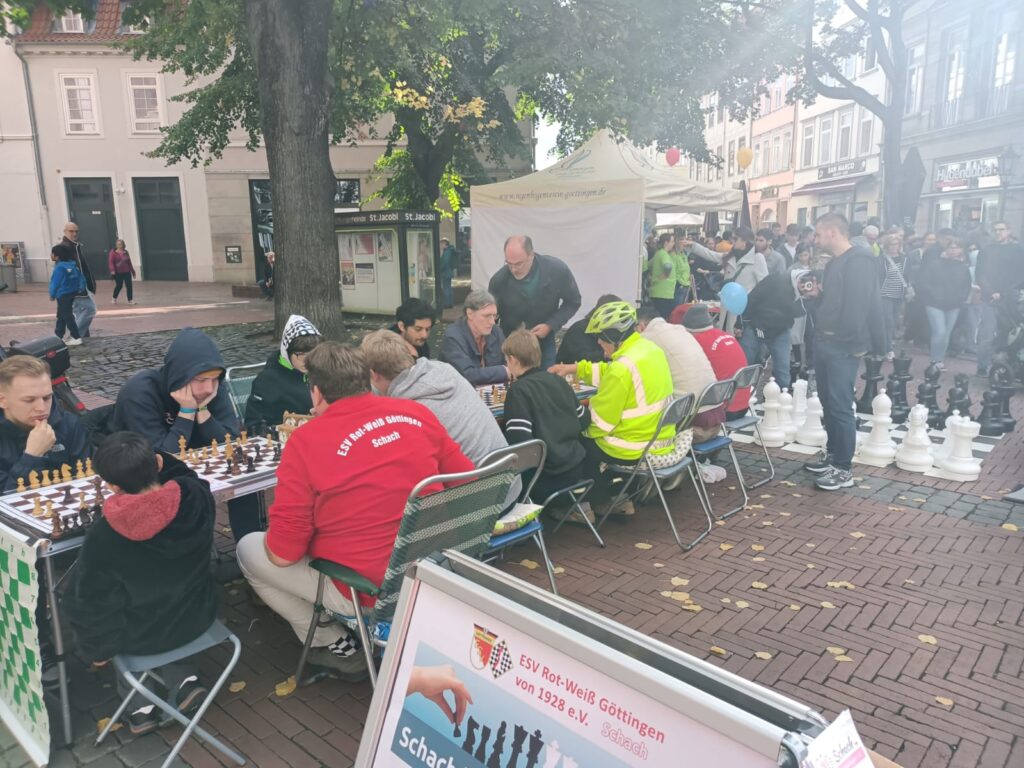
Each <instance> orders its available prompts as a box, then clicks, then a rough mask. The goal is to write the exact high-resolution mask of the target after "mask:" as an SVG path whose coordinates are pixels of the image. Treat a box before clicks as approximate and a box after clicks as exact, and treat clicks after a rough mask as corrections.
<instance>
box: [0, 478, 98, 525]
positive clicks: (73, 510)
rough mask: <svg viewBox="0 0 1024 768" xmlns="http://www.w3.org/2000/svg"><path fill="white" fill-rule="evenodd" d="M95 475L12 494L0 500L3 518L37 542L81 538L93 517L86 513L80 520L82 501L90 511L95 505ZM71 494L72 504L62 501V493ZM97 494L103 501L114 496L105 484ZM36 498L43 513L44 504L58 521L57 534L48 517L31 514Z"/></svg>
mask: <svg viewBox="0 0 1024 768" xmlns="http://www.w3.org/2000/svg"><path fill="white" fill-rule="evenodd" d="M96 480H99V478H98V477H97V476H96V475H93V476H92V477H86V478H83V479H80V480H69V481H66V482H60V483H54V484H53V485H44V486H40V487H39V488H35V489H32V488H29V489H28V490H26V491H24V492H21V493H11V494H7V495H6V496H4V497H3V501H2V505H3V508H4V510H3V511H4V513H5V514H4V517H5V518H7V519H8V520H9V521H10V522H12V523H14V524H15V525H16V526H17V527H18V528H20V529H21V530H23V531H26V532H29V533H32V534H33V535H35V536H36V537H37V538H40V539H62V538H71V537H73V536H81V535H83V534H84V533H85V532H86V531H87V530H88V529H89V525H90V524H91V522H92V515H91V514H87V515H86V516H85V518H84V519H83V518H82V517H81V516H80V505H81V499H83V498H84V500H85V504H86V506H87V507H89V508H91V507H92V506H93V505H94V504H95V503H96V495H97V490H96ZM68 490H69V491H70V496H71V501H70V503H68V502H65V498H66V494H65V491H68ZM99 493H100V495H101V496H102V497H103V500H104V501H106V499H107V498H108V497H110V496H112V495H113V493H112V491H111V490H110V489H109V488H108V487H107V486H106V484H105V483H103V482H102V481H100V483H99ZM36 499H38V500H39V504H40V507H41V508H42V510H43V513H44V514H45V513H46V510H47V505H48V504H52V505H53V514H54V516H60V518H61V526H60V527H61V530H62V533H61V534H60V535H55V534H54V525H53V520H52V519H50V518H48V517H36V516H35V515H34V514H33V510H34V509H35V502H36Z"/></svg>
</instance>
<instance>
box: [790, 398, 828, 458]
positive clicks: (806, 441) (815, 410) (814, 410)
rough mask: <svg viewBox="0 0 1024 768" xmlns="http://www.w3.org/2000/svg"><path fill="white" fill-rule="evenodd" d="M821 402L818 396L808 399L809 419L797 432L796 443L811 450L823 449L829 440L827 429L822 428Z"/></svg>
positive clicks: (805, 420)
mask: <svg viewBox="0 0 1024 768" xmlns="http://www.w3.org/2000/svg"><path fill="white" fill-rule="evenodd" d="M821 417H822V410H821V401H820V400H818V396H817V395H811V396H810V397H809V398H807V418H806V419H804V423H803V424H801V425H800V427H799V428H798V429H797V431H796V441H797V442H798V443H800V445H807V446H810V447H811V448H823V447H824V446H825V443H826V441H827V440H828V434H826V432H825V428H824V427H823V426H821Z"/></svg>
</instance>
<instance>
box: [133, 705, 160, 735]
mask: <svg viewBox="0 0 1024 768" xmlns="http://www.w3.org/2000/svg"><path fill="white" fill-rule="evenodd" d="M159 727H160V716H159V715H158V714H157V709H156V707H152V708H151V709H150V710H149V712H132V713H131V714H130V715H128V730H129V731H131V734H132V736H145V735H146V734H147V733H152V732H153V731H155V730H156V729H157V728H159Z"/></svg>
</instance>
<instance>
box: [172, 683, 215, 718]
mask: <svg viewBox="0 0 1024 768" xmlns="http://www.w3.org/2000/svg"><path fill="white" fill-rule="evenodd" d="M208 693H209V691H208V690H207V689H206V688H205V687H203V685H201V684H200V682H199V681H198V680H186V681H185V682H184V683H182V684H181V687H180V688H178V693H177V694H176V695H175V697H174V705H175V706H176V707H177V708H178V711H179V712H181V714H183V715H184V716H185V717H192V715H193V714H195V711H196V710H197V709H199V707H200V706H201V705H202V703H203V699H205V698H206V694H208Z"/></svg>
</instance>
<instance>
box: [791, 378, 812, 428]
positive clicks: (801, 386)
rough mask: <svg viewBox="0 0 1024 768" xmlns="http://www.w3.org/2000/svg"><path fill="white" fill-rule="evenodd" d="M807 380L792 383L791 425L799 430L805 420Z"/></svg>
mask: <svg viewBox="0 0 1024 768" xmlns="http://www.w3.org/2000/svg"><path fill="white" fill-rule="evenodd" d="M807 384H808V381H807V379H797V380H796V381H794V382H793V423H794V424H795V425H796V428H797V429H799V428H800V425H801V424H803V423H804V419H806V418H807Z"/></svg>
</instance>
